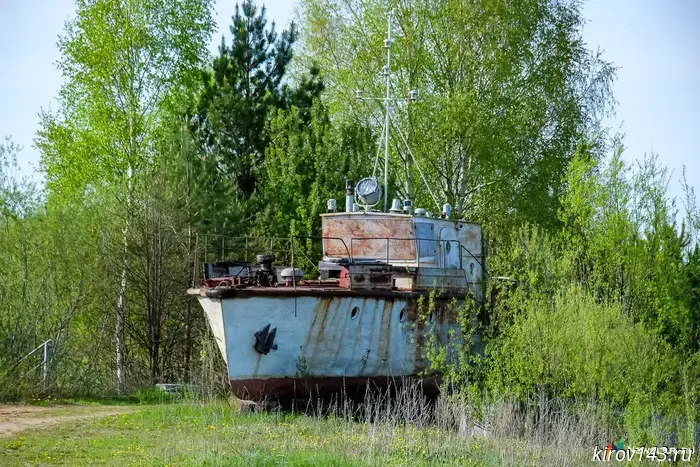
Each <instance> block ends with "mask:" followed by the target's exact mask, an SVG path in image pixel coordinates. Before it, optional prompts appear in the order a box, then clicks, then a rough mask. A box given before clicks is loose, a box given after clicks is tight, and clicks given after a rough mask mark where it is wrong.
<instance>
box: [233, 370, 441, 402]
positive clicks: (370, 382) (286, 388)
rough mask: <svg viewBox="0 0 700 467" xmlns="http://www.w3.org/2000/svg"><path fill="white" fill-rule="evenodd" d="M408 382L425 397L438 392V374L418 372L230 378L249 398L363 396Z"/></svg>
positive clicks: (244, 397)
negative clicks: (354, 375)
mask: <svg viewBox="0 0 700 467" xmlns="http://www.w3.org/2000/svg"><path fill="white" fill-rule="evenodd" d="M407 383H408V384H417V385H418V387H419V389H421V390H422V392H423V393H424V394H425V395H426V396H428V397H435V396H437V394H438V393H439V381H438V380H437V378H435V377H427V378H421V377H418V376H400V377H390V376H371V377H370V376H367V377H363V376H357V377H345V378H343V377H314V378H268V379H237V380H231V389H232V390H233V393H234V395H235V396H236V397H238V398H239V399H242V400H252V401H263V400H266V399H295V398H303V397H321V398H324V397H329V396H333V395H338V394H340V395H345V396H347V397H350V398H362V397H364V395H365V394H366V393H367V392H368V391H370V392H371V391H382V390H396V389H398V388H401V387H402V386H403V385H405V384H407Z"/></svg>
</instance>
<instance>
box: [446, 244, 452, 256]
mask: <svg viewBox="0 0 700 467" xmlns="http://www.w3.org/2000/svg"><path fill="white" fill-rule="evenodd" d="M451 249H452V243H451V242H447V243H445V251H447V252H448V253H449V252H450V250H451Z"/></svg>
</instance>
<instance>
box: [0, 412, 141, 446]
mask: <svg viewBox="0 0 700 467" xmlns="http://www.w3.org/2000/svg"><path fill="white" fill-rule="evenodd" d="M137 408H138V407H134V406H99V405H98V406H70V405H62V406H60V405H57V406H49V407H38V406H31V405H0V438H2V437H6V436H10V435H13V434H15V433H18V432H20V431H23V430H27V429H30V428H33V429H37V428H44V427H50V426H53V425H57V424H59V423H63V422H72V421H75V420H85V419H91V418H100V417H107V416H109V415H118V414H120V413H124V412H130V411H133V410H135V409H137Z"/></svg>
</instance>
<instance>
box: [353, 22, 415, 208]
mask: <svg viewBox="0 0 700 467" xmlns="http://www.w3.org/2000/svg"><path fill="white" fill-rule="evenodd" d="M393 16H394V11H393V10H390V11H389V19H388V21H387V38H386V39H384V48H385V49H386V65H384V76H385V77H386V95H385V96H384V97H365V96H364V94H363V92H362V89H357V90H356V91H355V98H356V99H357V100H358V101H366V100H372V101H384V105H385V106H386V107H385V112H386V113H385V115H384V212H387V209H389V136H390V129H391V101H397V102H409V103H410V102H415V101H416V99H417V98H418V91H417V90H415V89H412V90H411V92H410V94H409V96H408V97H398V98H396V97H391V26H392V19H393ZM399 134H400V135H401V130H400V129H399ZM402 140H404V138H402ZM404 143H405V140H404ZM407 147H408V146H407ZM380 149H381V141H380V144H379V145H377V158H376V160H375V165H374V168H375V169H376V168H377V163H378V162H379V151H380ZM408 149H409V152H410V148H408ZM370 178H372V179H374V180H376V178H374V173H372V177H370ZM378 185H379V184H378V183H377V188H378ZM378 201H379V200H377V202H378ZM372 206H374V204H373V205H372Z"/></svg>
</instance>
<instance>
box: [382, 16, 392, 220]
mask: <svg viewBox="0 0 700 467" xmlns="http://www.w3.org/2000/svg"><path fill="white" fill-rule="evenodd" d="M393 14H394V12H393V11H391V10H390V11H389V19H388V25H387V38H386V40H385V41H384V47H385V48H386V66H385V67H384V74H385V75H386V100H385V102H386V115H385V118H384V132H385V133H384V212H386V211H387V209H388V208H389V125H391V115H390V113H391V18H392V16H393Z"/></svg>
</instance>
